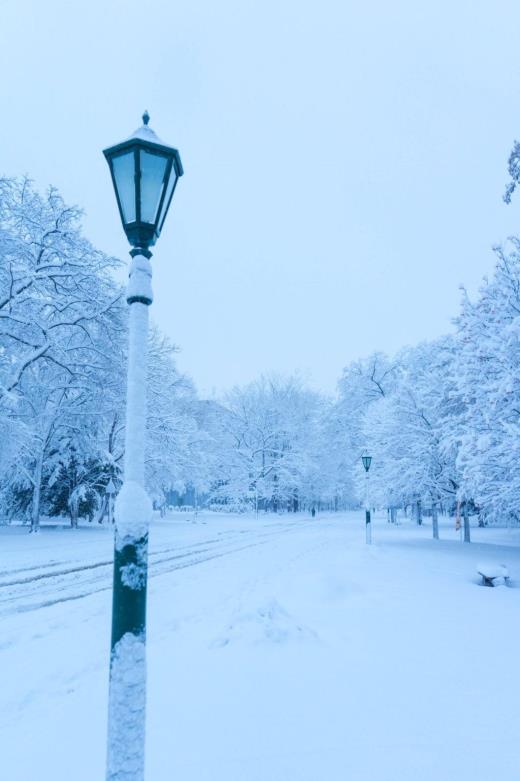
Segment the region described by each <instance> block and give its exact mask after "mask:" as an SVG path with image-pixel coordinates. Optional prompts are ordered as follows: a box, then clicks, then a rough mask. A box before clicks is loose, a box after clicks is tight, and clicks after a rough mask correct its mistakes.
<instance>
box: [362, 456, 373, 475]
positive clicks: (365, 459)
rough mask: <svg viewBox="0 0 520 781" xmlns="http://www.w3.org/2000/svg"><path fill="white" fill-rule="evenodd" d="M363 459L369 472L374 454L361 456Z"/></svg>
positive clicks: (366, 470)
mask: <svg viewBox="0 0 520 781" xmlns="http://www.w3.org/2000/svg"><path fill="white" fill-rule="evenodd" d="M361 460H362V462H363V466H364V467H365V472H368V470H369V469H370V465H371V463H372V456H361Z"/></svg>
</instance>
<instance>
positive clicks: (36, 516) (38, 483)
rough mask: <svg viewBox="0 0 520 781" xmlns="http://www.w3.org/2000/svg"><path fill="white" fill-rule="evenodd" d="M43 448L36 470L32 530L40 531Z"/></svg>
mask: <svg viewBox="0 0 520 781" xmlns="http://www.w3.org/2000/svg"><path fill="white" fill-rule="evenodd" d="M42 471H43V450H42V451H41V452H40V453H39V455H38V460H37V462H36V468H35V470H34V488H33V497H32V510H31V532H33V533H35V532H38V531H40V497H41V492H42Z"/></svg>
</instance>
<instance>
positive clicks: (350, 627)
mask: <svg viewBox="0 0 520 781" xmlns="http://www.w3.org/2000/svg"><path fill="white" fill-rule="evenodd" d="M193 521H194V519H192V518H191V517H188V516H184V515H174V516H171V517H169V518H167V519H165V520H163V521H159V520H157V521H156V522H155V523H154V525H153V528H152V533H151V557H150V574H151V579H150V590H149V620H148V637H149V643H148V660H149V706H148V747H147V763H148V769H147V779H148V781H172V779H181V778H182V779H183V781H282V780H283V781H322V779H326V780H327V781H412V779H413V781H416V780H417V779H418V778H420V779H421V781H433V779H435V781H439V779H443V781H450V780H451V779H457V781H484V779H486V781H487V779H489V778H495V777H499V776H507V777H509V778H512V779H514V778H516V777H517V776H518V748H517V736H518V733H519V730H520V716H519V709H518V701H519V698H520V685H519V682H518V681H519V676H518V674H517V669H516V668H517V665H516V662H515V653H516V648H517V647H518V642H519V639H520V637H519V629H518V618H517V617H518V609H519V595H520V589H518V588H516V584H517V583H518V581H519V579H520V546H519V543H520V539H519V535H518V532H509V531H507V530H502V531H500V530H499V531H497V530H492V529H483V530H472V531H473V533H474V537H475V539H476V540H478V541H477V542H476V543H472V544H471V545H464V544H463V543H461V542H459V540H458V539H457V537H456V534H455V532H454V531H453V529H452V528H451V527H447V526H446V527H442V526H441V535H442V536H443V538H444V539H443V540H441V541H440V542H439V543H436V542H434V541H432V540H431V539H430V536H431V529H430V528H428V526H424V527H423V528H417V527H415V526H412V525H411V524H403V525H401V526H399V527H393V526H389V525H388V524H386V522H385V520H384V518H379V519H376V522H375V524H374V534H373V538H374V544H373V545H372V546H371V547H367V546H366V545H365V544H364V529H363V522H362V514H361V513H357V514H356V513H349V514H339V515H337V516H333V515H326V516H322V517H318V518H316V519H315V520H314V521H312V520H310V519H309V518H308V517H301V518H298V517H296V518H291V517H290V516H289V517H288V516H283V517H262V516H261V517H260V519H259V520H258V521H257V520H256V519H255V518H254V517H245V516H235V517H233V516H231V517H230V516H219V515H213V514H205V515H202V516H199V518H198V519H197V521H196V522H193ZM490 543H492V544H490ZM498 543H499V544H498ZM111 544H112V543H111V534H110V532H109V530H107V529H102V528H97V529H95V528H88V527H87V528H83V529H80V530H79V531H77V532H73V531H70V530H64V529H61V530H60V529H44V530H43V531H42V533H41V534H40V535H36V536H35V537H32V536H29V535H27V533H26V531H25V530H23V529H14V528H11V529H5V528H4V529H1V530H0V615H1V619H0V628H1V634H0V681H1V688H0V690H1V691H2V697H1V700H0V702H1V704H0V748H1V751H0V768H1V777H2V778H9V779H12V780H13V781H33V780H34V779H41V781H70V779H71V778H73V779H74V781H87V780H88V781H93V779H102V778H103V771H104V756H105V729H106V695H107V674H108V673H107V668H108V653H109V637H110V599H111V592H110V579H111V565H110V560H111ZM483 559H485V560H486V561H489V562H491V563H496V564H499V563H504V564H506V565H507V566H508V569H509V572H510V575H511V587H510V588H507V587H500V588H496V589H487V588H483V587H481V586H479V585H478V582H479V577H478V575H477V572H476V568H477V563H478V562H479V561H480V560H483ZM44 605H46V606H44Z"/></svg>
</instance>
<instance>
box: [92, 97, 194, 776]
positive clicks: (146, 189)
mask: <svg viewBox="0 0 520 781" xmlns="http://www.w3.org/2000/svg"><path fill="white" fill-rule="evenodd" d="M149 120H150V117H149V115H148V112H145V113H144V115H143V125H142V127H140V128H139V129H138V130H136V131H135V133H134V134H133V135H131V136H130V138H128V139H127V140H126V141H123V142H121V143H120V144H116V145H115V146H112V147H110V148H108V149H105V150H104V152H103V154H104V155H105V158H106V160H107V162H108V165H109V168H110V173H111V175H112V182H113V185H114V189H115V193H116V199H117V205H118V207H119V214H120V216H121V221H122V223H123V228H124V230H125V233H126V236H127V238H128V241H129V242H130V244H131V245H132V250H131V251H130V255H131V256H132V263H131V266H130V274H129V280H128V287H127V291H126V300H127V302H128V304H129V343H128V377H127V397H126V431H125V470H124V482H123V485H122V487H121V490H120V491H119V494H118V496H117V499H116V502H115V551H114V586H113V605H112V645H111V654H110V688H109V707H108V753H107V776H106V777H107V781H123V779H124V780H125V781H143V778H144V738H145V699H146V662H145V643H146V582H147V575H148V526H149V522H150V518H151V516H152V503H151V501H150V498H149V496H148V494H147V493H146V490H145V487H144V451H145V429H146V366H147V347H148V307H149V305H150V304H151V303H152V300H153V295H152V284H151V283H152V266H151V263H150V258H151V256H152V253H151V252H150V247H152V246H153V245H154V244H155V242H156V241H157V239H158V238H159V235H160V233H161V230H162V228H163V225H164V220H165V219H166V215H167V213H168V208H169V206H170V203H171V200H172V197H173V193H174V191H175V187H176V184H177V181H178V179H179V177H180V176H182V174H183V170H182V164H181V159H180V157H179V153H178V151H177V150H176V149H174V148H173V147H171V146H167V145H166V144H163V142H162V141H160V139H159V138H158V137H157V136H156V135H155V133H154V131H153V130H152V129H151V128H150V127H149V126H148V122H149Z"/></svg>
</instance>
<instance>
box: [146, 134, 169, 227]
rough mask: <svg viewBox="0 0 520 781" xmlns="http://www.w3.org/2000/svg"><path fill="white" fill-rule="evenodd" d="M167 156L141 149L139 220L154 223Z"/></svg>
mask: <svg viewBox="0 0 520 781" xmlns="http://www.w3.org/2000/svg"><path fill="white" fill-rule="evenodd" d="M166 163H167V158H166V157H163V156H162V155H153V154H150V153H149V152H145V151H144V149H142V150H141V220H142V221H143V222H148V223H155V219H156V217H157V209H158V208H159V203H160V201H161V195H162V191H163V186H164V172H165V171H166Z"/></svg>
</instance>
